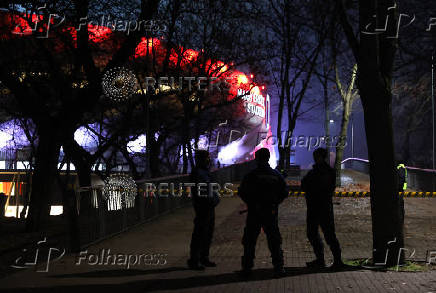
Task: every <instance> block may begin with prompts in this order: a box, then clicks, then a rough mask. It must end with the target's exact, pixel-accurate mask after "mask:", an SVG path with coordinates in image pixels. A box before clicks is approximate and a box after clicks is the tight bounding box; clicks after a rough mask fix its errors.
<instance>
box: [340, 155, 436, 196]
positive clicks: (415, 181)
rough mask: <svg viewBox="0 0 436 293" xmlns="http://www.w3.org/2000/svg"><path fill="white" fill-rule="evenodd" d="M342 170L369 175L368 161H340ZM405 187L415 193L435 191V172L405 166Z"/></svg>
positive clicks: (351, 159) (352, 159) (356, 159)
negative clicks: (346, 169) (413, 190)
mask: <svg viewBox="0 0 436 293" xmlns="http://www.w3.org/2000/svg"><path fill="white" fill-rule="evenodd" d="M342 168H348V169H352V170H356V171H359V172H362V173H365V174H369V161H368V160H364V159H359V158H348V159H345V160H344V161H342ZM406 168H407V186H408V187H409V188H411V189H415V190H417V191H436V188H435V187H436V170H431V169H421V168H415V167H410V166H406Z"/></svg>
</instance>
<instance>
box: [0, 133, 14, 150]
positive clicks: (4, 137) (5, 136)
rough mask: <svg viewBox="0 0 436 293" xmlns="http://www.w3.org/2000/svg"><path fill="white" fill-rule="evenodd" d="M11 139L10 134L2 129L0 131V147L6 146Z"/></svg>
mask: <svg viewBox="0 0 436 293" xmlns="http://www.w3.org/2000/svg"><path fill="white" fill-rule="evenodd" d="M12 139H13V137H12V135H10V134H9V133H6V132H4V131H0V149H2V148H5V147H6V146H8V145H9V144H10V142H11V141H12Z"/></svg>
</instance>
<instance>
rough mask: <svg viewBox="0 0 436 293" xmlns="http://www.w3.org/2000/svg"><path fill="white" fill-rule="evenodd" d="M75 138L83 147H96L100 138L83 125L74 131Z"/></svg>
mask: <svg viewBox="0 0 436 293" xmlns="http://www.w3.org/2000/svg"><path fill="white" fill-rule="evenodd" d="M74 140H75V141H76V142H77V143H78V144H79V145H80V146H81V147H88V148H89V147H96V146H97V142H98V138H97V136H96V135H95V134H94V133H93V132H92V131H91V130H89V129H88V128H86V127H84V126H82V127H79V128H78V129H77V130H76V132H74Z"/></svg>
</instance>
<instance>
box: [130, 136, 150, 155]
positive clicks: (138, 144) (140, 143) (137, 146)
mask: <svg viewBox="0 0 436 293" xmlns="http://www.w3.org/2000/svg"><path fill="white" fill-rule="evenodd" d="M146 147H147V136H146V135H145V134H141V135H140V136H138V138H137V139H135V140H131V141H129V142H128V143H127V151H128V152H129V153H131V154H132V153H133V154H134V153H142V152H145V148H146Z"/></svg>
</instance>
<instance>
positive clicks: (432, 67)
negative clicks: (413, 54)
mask: <svg viewBox="0 0 436 293" xmlns="http://www.w3.org/2000/svg"><path fill="white" fill-rule="evenodd" d="M431 111H432V116H431V117H432V121H431V122H432V129H433V132H432V145H433V148H432V153H431V157H432V169H433V170H434V169H435V161H434V160H435V158H434V150H435V142H434V127H435V125H434V52H433V53H432V54H431ZM434 175H435V173H434V171H433V180H432V186H433V191H434V190H435V186H434Z"/></svg>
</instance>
